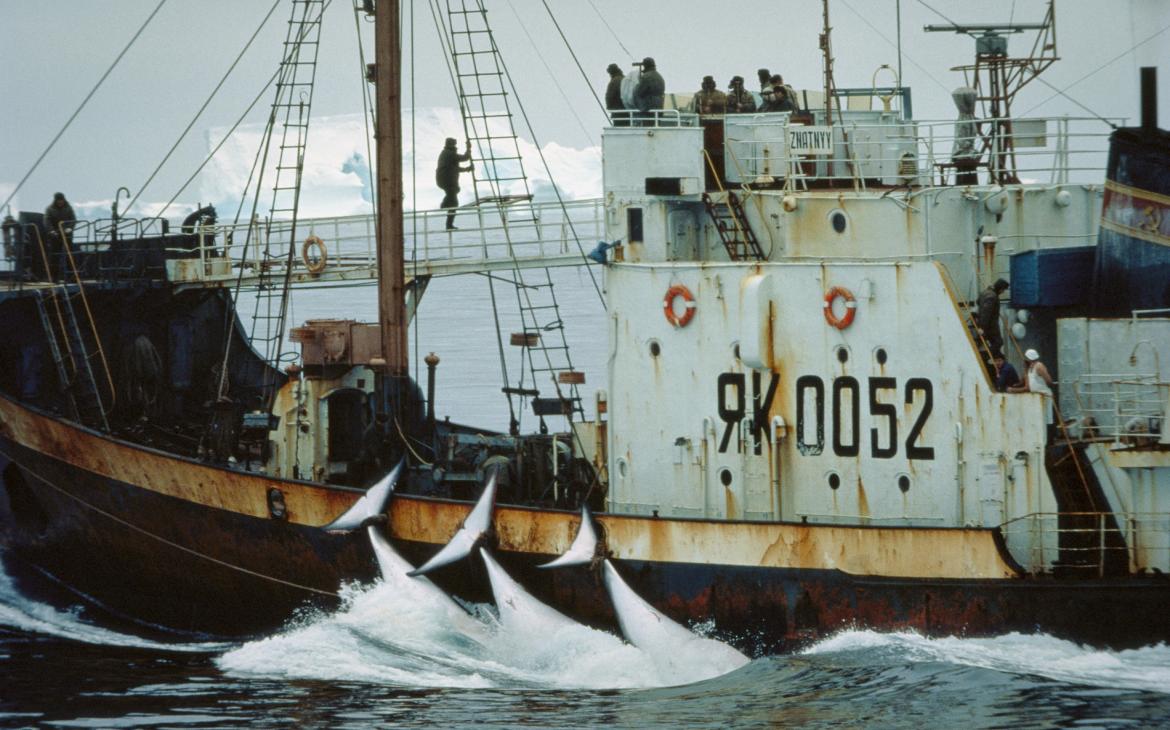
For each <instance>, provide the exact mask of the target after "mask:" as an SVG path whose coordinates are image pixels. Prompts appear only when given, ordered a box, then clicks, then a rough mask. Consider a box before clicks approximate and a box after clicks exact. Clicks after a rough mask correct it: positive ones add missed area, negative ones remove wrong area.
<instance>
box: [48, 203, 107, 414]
mask: <svg viewBox="0 0 1170 730" xmlns="http://www.w3.org/2000/svg"><path fill="white" fill-rule="evenodd" d="M57 229H58V233H59V234H60V235H61V244H62V248H63V249H64V250H65V257H66V258H68V259H69V267H70V268H71V269H73V278H74V280H75V281H76V282H77V293H78V294H80V295H81V304H82V306H83V307H85V318H86V319H87V320H88V322H89V330H90V332H91V333H92V334H93V341H94V344H95V345H96V346H97V349H98V357H100V358H101V361H102V370H104V371H105V374H106V384H107V385H109V388H110V405H109V409H112V408H113V407H114V404H115V403H117V401H118V391H117V389H116V388H114V377H113V376H112V375H111V374H110V365H109V363H108V362H107V361H106V350H105V348H104V347H103V346H102V338H101V336H100V335H99V334H98V331H97V324H96V323H95V322H94V319H93V311H92V310H91V309H90V308H89V297H87V296H86V294H85V284H84V283H82V281H81V273H80V272H79V271H78V270H77V263H76V262H75V261H74V260H73V250H72V249H73V247H72V246H71V245H70V242H69V238H68V236H67V235H66V232H65V226H64V223H61V222H58V223H57ZM109 409H107V410H109Z"/></svg>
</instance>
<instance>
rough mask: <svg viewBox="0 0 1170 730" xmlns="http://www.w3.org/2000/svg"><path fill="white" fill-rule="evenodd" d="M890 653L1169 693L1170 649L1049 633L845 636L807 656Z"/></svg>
mask: <svg viewBox="0 0 1170 730" xmlns="http://www.w3.org/2000/svg"><path fill="white" fill-rule="evenodd" d="M874 649H885V650H889V651H893V652H897V653H898V654H900V655H902V656H904V657H905V658H907V659H910V660H911V661H916V662H931V661H937V662H946V663H950V664H958V665H962V666H971V667H980V668H983V669H992V670H995V671H999V672H1008V673H1011V674H1032V675H1037V676H1041V677H1047V678H1049V679H1055V680H1060V681H1063V682H1073V683H1077V684H1091V685H1096V686H1104V687H1112V688H1117V689H1139V690H1148V691H1153V692H1162V693H1170V647H1168V646H1167V645H1166V644H1158V645H1155V646H1148V647H1143V648H1141V649H1128V650H1123V651H1109V650H1104V649H1093V648H1090V647H1086V646H1081V645H1079V644H1076V643H1074V642H1071V641H1065V640H1063V639H1057V638H1055V637H1052V636H1048V635H1046V634H1019V633H1011V634H1005V635H1003V636H997V637H992V638H986V639H962V638H958V637H943V638H927V637H925V636H922V635H921V634H917V633H913V632H892V633H880V632H876V631H860V630H855V631H845V632H842V633H840V634H837V635H835V636H833V637H830V638H828V639H825V640H824V641H821V642H819V643H817V644H816V645H815V646H812V647H810V648H809V649H807V650H806V651H805V653H806V654H833V653H844V652H855V651H866V650H874Z"/></svg>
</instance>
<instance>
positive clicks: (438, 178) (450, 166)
mask: <svg viewBox="0 0 1170 730" xmlns="http://www.w3.org/2000/svg"><path fill="white" fill-rule="evenodd" d="M470 159H471V140H467V146H466V147H465V148H464V150H463V154H459V153H458V152H456V151H455V138H454V137H448V138H447V142H446V144H444V145H443V151H442V152H440V153H439V165H438V167H436V168H435V183H436V184H437V185H438V186H439V189H440V190H442V191H443V192H444V193H445V195H444V196H443V202H442V203H440V204H439V207H440V208H448V209H449V210H450V212H448V213H447V230H448V231H453V230H455V208H457V207H459V173H461V172H471V171H472V169H473V168H474V167H475V165H474V163H470V162H468V164H467V167H460V166H459V163H460V162H467V161H468V160H470Z"/></svg>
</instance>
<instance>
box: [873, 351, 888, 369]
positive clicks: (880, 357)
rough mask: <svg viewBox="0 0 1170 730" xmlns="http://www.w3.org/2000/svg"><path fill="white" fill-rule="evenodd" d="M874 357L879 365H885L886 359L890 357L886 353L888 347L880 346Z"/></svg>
mask: <svg viewBox="0 0 1170 730" xmlns="http://www.w3.org/2000/svg"><path fill="white" fill-rule="evenodd" d="M874 358H875V359H876V360H877V364H878V365H885V364H886V360H888V359H889V356H888V355H887V354H886V348H884V347H879V348H878V349H877V352H875V353H874Z"/></svg>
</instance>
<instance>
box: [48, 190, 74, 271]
mask: <svg viewBox="0 0 1170 730" xmlns="http://www.w3.org/2000/svg"><path fill="white" fill-rule="evenodd" d="M76 223H77V216H75V215H74V214H73V206H72V205H70V204H69V201H68V200H66V199H65V193H53V202H52V203H49V207H48V208H45V221H44V225H45V232H46V236H45V238H46V240H45V248H46V249H47V250H46V251H45V253H46V254H47V256H48V259H49V266H50V268H55V267H56V266H57V265H58V262H57V259H58V258H60V257H61V254H62V253H63V252H64V251H65V249H66V248H67V247H68V246H69V245H70V240H71V239H72V237H73V226H74V224H76ZM61 271H64V266H63V265H62V267H61ZM45 275H46V276H47V277H48V278H49V279H50V280H52V279H53V272H52V271H46V272H45Z"/></svg>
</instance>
